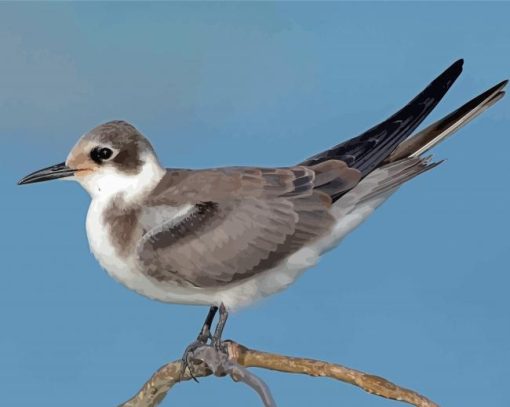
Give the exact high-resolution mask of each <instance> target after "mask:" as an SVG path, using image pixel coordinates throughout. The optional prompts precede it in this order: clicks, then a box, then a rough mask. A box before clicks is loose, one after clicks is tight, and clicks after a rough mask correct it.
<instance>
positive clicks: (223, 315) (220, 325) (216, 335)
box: [211, 303, 228, 352]
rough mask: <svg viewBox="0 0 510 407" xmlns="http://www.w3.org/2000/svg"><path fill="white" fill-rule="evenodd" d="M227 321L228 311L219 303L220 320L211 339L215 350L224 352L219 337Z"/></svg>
mask: <svg viewBox="0 0 510 407" xmlns="http://www.w3.org/2000/svg"><path fill="white" fill-rule="evenodd" d="M227 319H228V311H227V308H226V307H225V305H223V303H221V305H220V319H219V321H218V324H217V325H216V329H215V330H214V335H213V336H212V338H211V343H212V345H213V346H214V347H215V348H216V350H219V351H222V352H224V351H225V350H224V349H223V341H222V340H221V335H222V334H223V328H225V323H226V322H227Z"/></svg>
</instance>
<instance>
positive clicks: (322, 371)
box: [119, 342, 438, 407]
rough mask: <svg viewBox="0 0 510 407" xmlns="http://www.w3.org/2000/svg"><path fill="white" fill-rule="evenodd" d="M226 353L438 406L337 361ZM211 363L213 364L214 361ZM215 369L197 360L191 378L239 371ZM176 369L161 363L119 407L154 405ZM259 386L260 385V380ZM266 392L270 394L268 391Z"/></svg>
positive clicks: (234, 347) (241, 349)
mask: <svg viewBox="0 0 510 407" xmlns="http://www.w3.org/2000/svg"><path fill="white" fill-rule="evenodd" d="M227 352H228V360H229V361H230V362H232V363H233V364H234V366H236V365H237V366H239V367H240V368H241V367H244V368H249V367H258V368H262V369H269V370H275V371H279V372H285V373H299V374H306V375H309V376H313V377H329V378H331V379H336V380H339V381H342V382H345V383H350V384H353V385H355V386H357V387H359V388H361V389H363V390H365V391H366V392H368V393H371V394H375V395H377V396H380V397H384V398H387V399H392V400H398V401H402V402H405V403H409V404H411V405H414V406H416V407H438V405H437V404H435V403H434V402H432V401H431V400H429V399H428V398H426V397H424V396H422V395H420V394H418V393H416V392H415V391H412V390H409V389H405V388H403V387H400V386H397V385H396V384H393V383H391V382H390V381H388V380H386V379H384V378H382V377H379V376H374V375H371V374H368V373H364V372H361V371H358V370H354V369H350V368H347V367H345V366H341V365H338V364H334V363H329V362H323V361H320V360H314V359H305V358H298V357H292V356H283V355H277V354H273V353H266V352H260V351H257V350H252V349H248V348H246V347H245V346H243V345H240V344H238V343H235V342H228V347H227ZM197 356H198V355H197ZM209 358H210V355H202V357H199V359H202V360H208V361H209V363H210V359H209ZM211 364H213V365H214V363H211ZM220 365H221V363H220ZM222 368H224V365H222ZM217 369H218V366H208V365H206V363H203V362H202V363H197V364H194V366H193V375H194V376H195V377H205V376H210V375H212V374H215V371H216V375H220V376H222V375H225V374H230V375H233V376H234V378H235V374H236V373H238V372H239V371H237V370H236V371H235V372H234V370H235V369H233V370H231V371H230V372H229V371H225V372H224V373H223V374H221V373H220V374H218V372H217ZM241 369H242V368H241ZM180 370H181V361H180V360H178V361H174V362H170V363H168V364H166V365H164V366H162V367H161V368H160V369H159V370H158V371H157V372H155V373H154V374H153V375H152V377H151V378H150V379H149V380H148V381H147V382H146V383H145V384H144V385H143V387H142V388H141V389H140V391H139V392H138V393H137V394H136V395H135V396H134V397H133V398H131V399H130V400H128V401H127V402H125V403H123V404H121V405H120V406H119V407H156V406H157V405H158V404H159V403H160V402H161V401H162V400H163V398H164V397H165V396H166V395H167V393H168V392H169V391H170V389H171V388H172V387H173V386H174V385H175V384H177V383H179V381H181V380H180ZM227 370H228V369H227ZM243 370H246V369H243ZM251 377H252V376H250V378H251ZM190 379H191V376H190V375H189V372H186V374H185V375H184V377H183V378H182V381H187V380H190ZM237 379H241V377H239V376H238V377H237ZM257 379H258V378H257ZM248 380H250V379H248ZM258 380H260V379H258ZM248 384H250V383H248ZM259 384H260V383H259ZM250 385H251V384H250ZM262 386H264V385H263V382H262ZM252 387H253V386H252ZM253 388H254V389H255V390H257V391H258V392H259V390H260V389H261V388H260V387H259V388H258V389H257V385H255V387H253ZM266 390H267V388H266ZM268 394H269V397H270V393H268ZM259 395H260V392H259Z"/></svg>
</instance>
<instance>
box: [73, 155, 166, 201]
mask: <svg viewBox="0 0 510 407" xmlns="http://www.w3.org/2000/svg"><path fill="white" fill-rule="evenodd" d="M142 160H143V161H144V164H143V166H142V168H141V170H140V172H138V173H136V174H125V173H122V172H120V171H117V170H115V169H114V168H101V169H100V170H96V171H94V172H93V173H91V174H87V176H84V177H75V180H76V181H78V182H79V183H80V184H81V186H82V187H83V188H84V189H85V190H86V191H87V192H88V193H89V194H90V196H91V197H92V200H110V198H113V197H114V196H118V195H122V198H123V199H124V201H125V202H129V201H133V200H136V199H137V198H139V197H141V196H143V195H144V194H146V193H147V192H148V191H150V190H152V189H153V188H154V187H155V186H156V185H157V184H158V183H159V181H160V180H161V178H163V176H164V175H165V172H166V171H165V169H164V168H162V167H161V165H160V164H159V162H158V160H157V159H156V158H155V157H154V156H153V155H152V154H150V155H149V154H147V155H146V156H145V157H142Z"/></svg>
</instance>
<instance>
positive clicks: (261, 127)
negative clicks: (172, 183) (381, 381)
mask: <svg viewBox="0 0 510 407" xmlns="http://www.w3.org/2000/svg"><path fill="white" fill-rule="evenodd" d="M509 13H510V5H509V4H508V3H498V4H496V3H492V4H491V3H486V2H484V3H469V4H466V3H447V4H443V3H427V4H424V3H413V4H405V3H363V4H345V3H321V4H318V3H313V4H312V3H280V4H271V3H268V4H265V3H264V4H261V3H258V4H253V3H252V4H241V3H239V4H232V3H230V4H162V3H158V4H137V3H129V4H127V3H125V4H122V3H109V4H99V3H95V4H55V3H53V4H14V3H10V4H7V3H2V4H1V5H0V56H1V58H0V142H1V145H0V147H1V150H2V160H1V163H0V168H1V171H0V183H1V184H0V187H1V188H2V199H1V200H0V213H1V215H0V216H1V217H2V226H3V231H4V233H2V237H1V239H2V241H1V248H2V266H1V274H0V281H1V282H0V323H1V335H0V388H2V389H3V391H2V404H3V405H6V406H7V405H8V406H32V405H37V406H69V405H72V406H76V407H78V406H91V405H93V406H114V405H116V404H118V403H119V402H122V401H124V400H125V399H127V398H129V397H130V396H131V395H132V394H133V393H134V392H135V391H136V390H137V389H138V388H139V386H140V385H141V384H142V383H143V382H144V381H145V380H146V379H147V378H148V377H149V375H150V374H151V373H152V372H153V371H154V370H155V369H156V368H157V367H159V366H160V365H161V364H163V363H164V362H166V361H168V360H172V359H175V358H177V357H179V356H180V355H181V353H182V351H183V349H184V347H185V346H186V344H187V343H188V342H190V341H191V340H192V339H193V338H194V337H195V335H196V333H197V330H198V328H199V326H200V324H201V322H202V320H203V318H204V315H205V313H206V309H205V308H202V307H189V306H179V305H167V304H161V303H157V302H153V301H150V300H147V299H145V298H143V297H141V296H138V295H136V294H134V293H132V292H130V291H129V290H127V289H125V288H124V287H122V286H120V285H119V284H117V283H116V282H114V281H113V280H112V279H111V278H109V277H108V276H107V274H106V273H105V272H103V271H102V270H101V269H100V267H99V266H98V264H97V263H96V262H95V260H94V259H93V257H92V255H91V254H90V253H89V250H88V244H87V239H86V236H85V229H84V220H85V215H86V211H87V206H88V203H89V198H88V196H87V195H86V194H85V192H84V191H82V190H81V189H80V188H79V186H78V185H75V184H71V183H58V182H55V183H47V184H39V185H34V186H30V187H17V186H16V185H15V182H16V180H17V179H19V178H20V177H21V176H23V175H25V174H26V173H28V172H30V171H32V170H35V169H38V168H40V167H43V166H47V165H49V164H53V163H57V162H60V161H62V160H63V159H64V158H65V157H66V155H67V153H68V150H69V149H70V148H71V146H72V145H73V144H74V143H75V141H76V139H77V138H78V137H79V136H80V135H81V134H83V133H84V132H86V131H87V130H89V129H90V128H92V127H94V126H95V125H97V124H99V123H101V122H104V121H107V120H111V119H126V120H129V121H131V122H133V123H134V124H135V125H136V126H138V128H139V129H140V130H141V131H143V132H144V133H145V134H146V135H147V136H149V138H150V139H151V140H152V142H153V144H154V145H155V147H156V149H157V151H159V152H160V156H161V160H162V162H163V163H165V164H166V165H167V166H174V167H194V168H195V167H208V166H223V165H234V164H248V165H265V166H272V165H287V164H292V163H296V162H299V161H300V160H302V159H304V158H306V157H307V156H309V155H311V154H313V153H316V152H318V151H320V150H322V149H325V148H327V147H329V146H331V145H333V144H336V143H337V142H339V141H341V140H344V139H346V138H349V137H352V136H354V135H356V134H358V133H359V132H361V131H363V130H365V129H367V128H368V127H370V126H371V125H373V124H375V123H376V122H378V121H380V120H382V119H384V118H386V117H387V116H388V115H389V114H391V113H393V111H395V110H396V109H398V108H400V107H401V106H402V105H403V104H404V103H406V102H407V101H408V100H409V99H410V98H411V97H413V96H414V95H415V93H417V92H418V91H419V90H421V89H422V87H423V86H425V85H426V84H427V83H428V82H429V81H430V80H432V79H433V78H434V77H435V76H436V75H437V74H439V73H440V72H441V71H442V70H443V69H444V68H446V67H447V66H448V65H449V64H450V63H451V62H453V61H454V60H456V59H457V58H460V57H463V58H465V59H466V63H465V71H464V74H463V75H462V77H461V78H460V80H459V81H458V82H457V83H456V84H455V86H454V87H453V88H452V90H451V92H450V93H449V94H448V96H447V97H446V98H445V100H444V102H443V103H441V105H440V106H439V107H438V108H437V110H436V111H434V112H433V115H432V118H433V119H434V118H435V119H437V118H439V117H440V116H441V115H443V114H446V113H448V112H449V111H450V110H452V109H454V108H457V107H458V106H459V105H460V104H462V103H464V102H465V101H466V100H467V99H468V98H471V97H473V96H475V95H476V94H478V93H480V92H482V91H484V90H485V89H486V88H488V87H489V86H492V85H493V84H495V83H497V82H499V81H500V80H502V79H505V78H507V77H509V76H510V25H509V24H508V15H509ZM509 100H510V99H504V100H503V101H502V102H500V103H499V104H498V105H497V106H495V107H494V108H492V109H491V110H490V111H488V112H486V113H485V114H484V115H483V116H482V117H480V118H478V119H477V120H476V121H475V122H474V123H472V124H470V125H469V126H468V127H467V128H464V129H462V131H461V132H460V133H459V134H457V135H456V137H455V138H453V139H451V140H449V141H448V142H446V143H445V144H444V145H441V146H440V147H439V148H437V149H436V156H437V157H439V158H448V161H447V162H446V163H445V164H443V165H442V166H441V167H439V168H438V169H436V170H434V171H433V172H431V173H428V174H426V175H424V176H422V177H420V178H419V179H416V180H414V181H413V182H412V183H411V184H409V185H407V186H406V187H404V188H402V190H401V191H399V193H398V194H397V195H395V196H394V197H393V198H392V199H391V200H390V201H389V202H388V203H387V204H386V205H384V206H383V207H382V208H381V209H379V210H378V212H377V213H376V214H375V216H373V217H372V218H371V219H370V220H369V221H368V222H366V223H365V224H363V225H362V226H361V227H360V228H359V229H358V230H356V231H355V232H354V233H353V234H352V235H351V236H350V237H349V238H348V239H346V240H345V241H344V242H343V244H342V245H341V247H340V248H338V249H336V250H334V251H332V252H330V253H329V254H328V255H327V256H325V257H324V258H323V260H322V261H321V263H320V264H319V266H318V267H316V268H315V269H313V270H310V271H308V272H307V273H306V274H305V275H304V276H303V277H302V278H301V279H300V280H299V281H298V282H297V283H296V284H295V285H294V286H292V288H291V289H289V290H287V291H286V292H284V293H282V294H280V295H278V296H274V297H272V298H269V299H267V300H264V301H262V302H261V303H259V304H257V305H255V306H253V307H251V308H249V309H247V310H244V311H242V312H239V313H236V314H234V315H233V316H232V317H231V320H230V323H229V324H228V326H227V330H226V336H227V337H231V338H235V339H236V340H238V341H240V342H241V343H244V344H246V345H249V346H252V347H254V348H259V349H264V350H267V351H274V352H283V353H289V354H294V355H304V356H309V357H315V358H320V359H327V360H331V361H336V362H340V363H343V364H346V365H348V366H351V367H354V368H357V369H361V370H366V371H369V372H372V373H375V374H378V375H381V376H384V377H387V378H389V379H391V380H393V381H395V382H396V383H399V384H401V385H403V386H406V387H410V388H413V389H416V390H418V391H420V392H422V393H423V394H425V395H427V396H429V397H430V398H432V399H433V400H435V401H437V402H439V403H441V404H442V405H444V406H464V407H467V406H480V405H487V406H508V405H509V404H510V395H509V393H508V391H507V380H508V378H509V377H510V320H509V310H510V296H509V293H508V292H509V286H510V276H509V271H510V270H509V259H508V252H509V250H510V242H509V238H508V227H509V216H508V208H509V207H510V193H509V191H508V176H509V169H508V151H509V149H510V137H509V136H510V134H509V133H510V113H509V103H510V102H509ZM429 122H430V120H429ZM259 373H260V375H261V376H262V377H263V378H264V379H266V380H267V382H268V383H269V384H270V386H271V388H272V390H273V393H274V397H275V398H276V400H277V401H278V402H279V405H280V406H309V405H311V404H312V403H314V405H317V403H318V405H323V406H329V405H343V406H364V407H370V406H380V407H384V406H390V405H398V404H397V402H394V401H387V400H383V399H379V398H377V397H375V396H371V395H368V394H365V393H363V392H361V391H360V390H358V389H357V388H354V387H352V386H349V385H345V384H341V383H336V382H333V381H330V380H327V379H312V378H309V377H300V376H292V375H284V374H278V373H271V372H262V371H261V372H259ZM205 403H207V405H210V406H215V405H220V403H221V405H228V406H237V405H239V404H240V403H243V405H244V406H258V405H259V401H258V399H257V397H256V395H255V394H254V393H253V392H251V391H250V390H249V389H248V388H245V387H244V386H242V385H240V384H234V383H233V382H231V381H230V380H228V379H224V380H219V379H215V378H211V379H204V380H202V381H201V383H200V384H194V383H186V384H183V385H180V386H177V387H176V388H175V390H174V391H173V392H172V393H171V394H170V395H169V397H168V399H167V400H166V403H163V405H187V406H199V405H200V406H203V405H204V404H205Z"/></svg>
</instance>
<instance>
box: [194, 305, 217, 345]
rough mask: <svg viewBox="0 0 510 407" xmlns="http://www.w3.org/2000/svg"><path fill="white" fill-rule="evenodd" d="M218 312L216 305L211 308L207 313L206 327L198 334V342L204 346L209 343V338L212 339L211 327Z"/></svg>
mask: <svg viewBox="0 0 510 407" xmlns="http://www.w3.org/2000/svg"><path fill="white" fill-rule="evenodd" d="M216 312H218V307H216V306H215V305H213V306H211V308H209V312H208V313H207V317H206V318H205V321H204V325H202V329H201V330H200V333H199V334H198V337H197V341H198V342H202V343H203V344H205V343H207V341H208V340H209V338H210V337H211V325H212V323H213V321H214V317H215V316H216Z"/></svg>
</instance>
